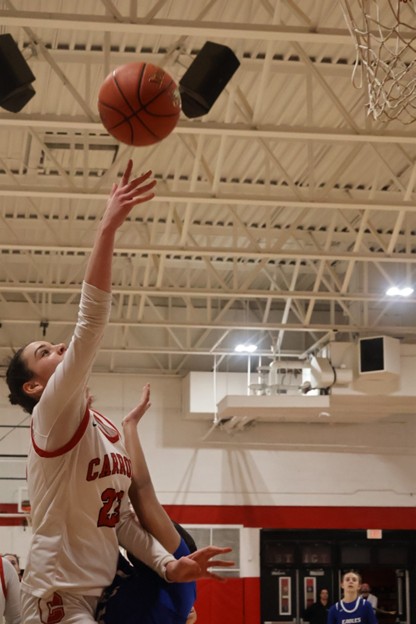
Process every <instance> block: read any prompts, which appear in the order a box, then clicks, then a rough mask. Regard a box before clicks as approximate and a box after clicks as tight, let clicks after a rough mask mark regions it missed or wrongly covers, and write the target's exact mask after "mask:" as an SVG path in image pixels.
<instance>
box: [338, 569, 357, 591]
mask: <svg viewBox="0 0 416 624" xmlns="http://www.w3.org/2000/svg"><path fill="white" fill-rule="evenodd" d="M341 587H342V589H343V590H344V591H346V590H348V591H350V592H351V591H357V592H358V590H359V588H360V579H359V577H358V576H357V574H354V572H347V574H346V575H345V576H344V578H343V579H342V583H341Z"/></svg>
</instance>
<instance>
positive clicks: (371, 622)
mask: <svg viewBox="0 0 416 624" xmlns="http://www.w3.org/2000/svg"><path fill="white" fill-rule="evenodd" d="M328 624H377V619H376V616H375V615H374V609H373V607H372V606H371V604H370V603H369V602H368V601H367V600H365V598H362V597H359V598H357V599H356V600H353V602H345V601H344V600H340V601H339V602H337V603H336V604H334V605H332V607H331V608H330V610H329V613H328Z"/></svg>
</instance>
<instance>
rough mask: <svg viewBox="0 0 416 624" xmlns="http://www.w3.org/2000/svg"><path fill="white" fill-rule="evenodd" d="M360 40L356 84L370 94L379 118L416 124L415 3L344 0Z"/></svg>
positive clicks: (370, 108) (372, 111)
mask: <svg viewBox="0 0 416 624" xmlns="http://www.w3.org/2000/svg"><path fill="white" fill-rule="evenodd" d="M339 2H340V4H341V7H342V10H343V13H344V17H345V20H346V22H347V24H348V28H349V30H350V32H351V35H352V37H353V38H354V40H355V49H356V59H355V63H354V70H353V74H352V83H353V85H354V87H356V88H362V87H363V85H364V84H366V86H367V91H368V102H367V106H368V114H369V115H370V114H371V115H372V116H373V118H374V119H376V120H381V121H389V120H392V119H397V120H399V121H401V122H402V123H403V124H409V123H412V122H413V121H414V120H415V119H416V10H415V7H414V6H413V0H339Z"/></svg>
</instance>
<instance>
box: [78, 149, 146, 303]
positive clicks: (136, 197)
mask: <svg viewBox="0 0 416 624" xmlns="http://www.w3.org/2000/svg"><path fill="white" fill-rule="evenodd" d="M132 168H133V162H132V161H131V160H129V162H128V164H127V167H126V170H125V172H124V174H123V177H122V178H121V181H120V183H119V184H114V185H113V188H112V191H111V194H110V197H109V199H108V201H107V206H106V209H105V211H104V214H103V217H102V219H101V221H100V224H99V226H98V231H97V234H96V237H95V242H94V246H93V249H92V252H91V255H90V258H89V261H88V265H87V268H86V271H85V277H84V279H85V281H86V282H87V283H88V284H91V285H92V286H96V288H99V289H100V290H104V291H107V292H111V265H112V259H113V252H114V240H115V234H116V232H117V230H118V228H119V227H120V226H121V225H122V224H123V223H124V221H125V220H126V218H127V216H128V215H129V214H130V212H131V210H132V208H133V207H134V206H136V205H137V204H141V203H143V202H146V201H148V200H149V199H152V197H153V196H154V193H153V192H152V189H153V187H154V186H155V184H156V181H155V180H152V179H151V175H152V172H151V171H147V172H146V173H144V174H142V175H140V176H138V177H137V178H133V179H132V180H131V181H130V178H131V173H132Z"/></svg>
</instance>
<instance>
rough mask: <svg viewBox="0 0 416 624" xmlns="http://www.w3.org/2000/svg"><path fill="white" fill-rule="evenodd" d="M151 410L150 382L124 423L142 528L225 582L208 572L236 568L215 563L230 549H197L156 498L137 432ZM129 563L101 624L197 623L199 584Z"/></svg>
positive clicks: (101, 608)
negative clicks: (163, 576)
mask: <svg viewBox="0 0 416 624" xmlns="http://www.w3.org/2000/svg"><path fill="white" fill-rule="evenodd" d="M149 407H150V386H149V385H148V384H147V385H146V386H145V387H144V389H143V393H142V397H141V400H140V402H139V403H138V405H137V406H136V407H135V408H134V409H133V410H132V411H131V412H130V413H129V414H128V415H127V416H126V417H125V418H124V419H123V422H122V426H123V433H124V441H125V445H126V449H127V452H128V454H129V457H130V459H131V464H132V468H131V473H132V475H131V476H132V485H131V487H130V490H129V497H130V500H131V502H132V504H133V507H134V510H135V512H136V514H137V517H138V518H139V521H140V523H141V524H142V526H143V527H144V528H145V529H146V530H148V531H150V532H151V534H152V535H154V537H156V539H157V540H160V543H161V544H162V545H163V546H164V547H165V548H166V550H167V551H168V552H171V553H173V555H174V556H175V557H176V558H177V559H179V558H182V557H186V556H188V557H187V558H189V559H193V561H196V562H197V563H198V564H199V565H200V567H201V568H202V569H203V570H204V576H205V577H208V578H215V579H219V580H221V577H220V576H218V575H217V574H215V573H213V572H210V571H209V570H208V568H209V567H211V566H218V567H230V566H232V565H234V564H233V562H231V561H224V560H217V559H213V557H214V556H215V555H218V554H223V553H227V552H229V551H230V550H231V549H230V548H218V547H215V546H208V547H206V548H201V549H199V550H196V545H195V543H194V542H193V540H192V538H191V536H190V535H189V534H188V533H187V532H186V531H184V529H183V528H182V527H181V526H180V525H178V524H174V523H173V522H172V520H171V519H170V518H169V516H168V515H167V513H166V511H165V510H164V508H163V507H162V505H161V504H160V502H159V500H158V498H157V496H156V493H155V490H154V487H153V483H152V480H151V477H150V474H149V470H148V466H147V463H146V459H145V456H144V453H143V449H142V447H141V443H140V438H139V435H138V432H137V425H138V423H139V421H140V419H141V418H142V416H143V415H144V414H145V412H146V411H147V410H148V409H149ZM191 551H192V552H191ZM190 552H191V554H190ZM129 559H130V561H131V563H132V564H133V565H130V563H129V562H128V561H127V560H126V559H124V558H123V557H120V559H119V565H118V570H117V574H116V577H115V579H114V581H113V583H112V584H111V585H110V587H108V588H107V589H106V590H105V592H104V593H103V596H102V597H101V600H100V602H99V605H98V610H97V614H96V618H97V621H98V622H99V623H100V624H193V622H195V621H196V613H195V610H194V608H193V605H194V602H195V598H196V588H195V583H194V582H190V583H167V582H166V581H165V580H163V579H161V578H160V577H158V575H157V574H155V573H154V572H153V570H151V569H150V568H148V567H147V566H145V565H143V564H142V563H141V562H140V561H138V560H137V559H136V558H135V557H133V556H131V555H130V554H129Z"/></svg>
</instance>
